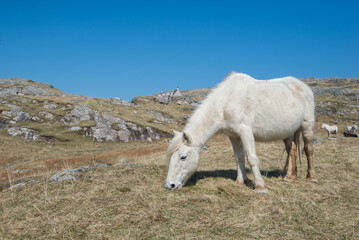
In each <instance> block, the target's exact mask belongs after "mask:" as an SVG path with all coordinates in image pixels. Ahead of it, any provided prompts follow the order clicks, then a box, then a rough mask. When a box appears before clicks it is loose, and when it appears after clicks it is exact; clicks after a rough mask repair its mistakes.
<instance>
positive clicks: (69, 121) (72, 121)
mask: <svg viewBox="0 0 359 240" xmlns="http://www.w3.org/2000/svg"><path fill="white" fill-rule="evenodd" d="M59 121H60V122H62V123H63V124H65V125H68V126H75V125H79V123H80V118H77V117H73V116H71V114H66V115H65V116H64V117H60V119H59Z"/></svg>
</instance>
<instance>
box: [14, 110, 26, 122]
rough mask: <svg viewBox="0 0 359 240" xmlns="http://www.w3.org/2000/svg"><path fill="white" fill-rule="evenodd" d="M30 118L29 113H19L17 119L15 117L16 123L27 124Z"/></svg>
mask: <svg viewBox="0 0 359 240" xmlns="http://www.w3.org/2000/svg"><path fill="white" fill-rule="evenodd" d="M29 118H30V115H29V114H28V113H27V112H19V113H18V114H17V115H16V117H14V120H15V121H18V122H25V121H27V120H28V119H29Z"/></svg>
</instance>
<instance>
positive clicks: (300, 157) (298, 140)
mask: <svg viewBox="0 0 359 240" xmlns="http://www.w3.org/2000/svg"><path fill="white" fill-rule="evenodd" d="M300 135H303V133H302V131H300V132H299V134H298V139H296V140H297V143H298V146H297V151H298V158H299V166H300V175H302V155H303V151H301V150H300ZM303 150H304V149H303Z"/></svg>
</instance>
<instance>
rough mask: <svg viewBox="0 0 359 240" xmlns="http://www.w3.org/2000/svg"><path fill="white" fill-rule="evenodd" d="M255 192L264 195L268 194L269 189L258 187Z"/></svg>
mask: <svg viewBox="0 0 359 240" xmlns="http://www.w3.org/2000/svg"><path fill="white" fill-rule="evenodd" d="M254 191H255V192H256V193H263V194H267V193H268V189H267V188H266V187H263V186H256V189H254Z"/></svg>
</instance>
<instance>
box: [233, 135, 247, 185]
mask: <svg viewBox="0 0 359 240" xmlns="http://www.w3.org/2000/svg"><path fill="white" fill-rule="evenodd" d="M229 139H230V140H231V143H232V147H233V151H234V157H235V159H236V163H237V179H236V183H237V184H238V185H245V182H246V181H247V176H246V169H245V162H244V153H243V148H242V142H241V140H240V139H238V138H232V137H230V138H229Z"/></svg>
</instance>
